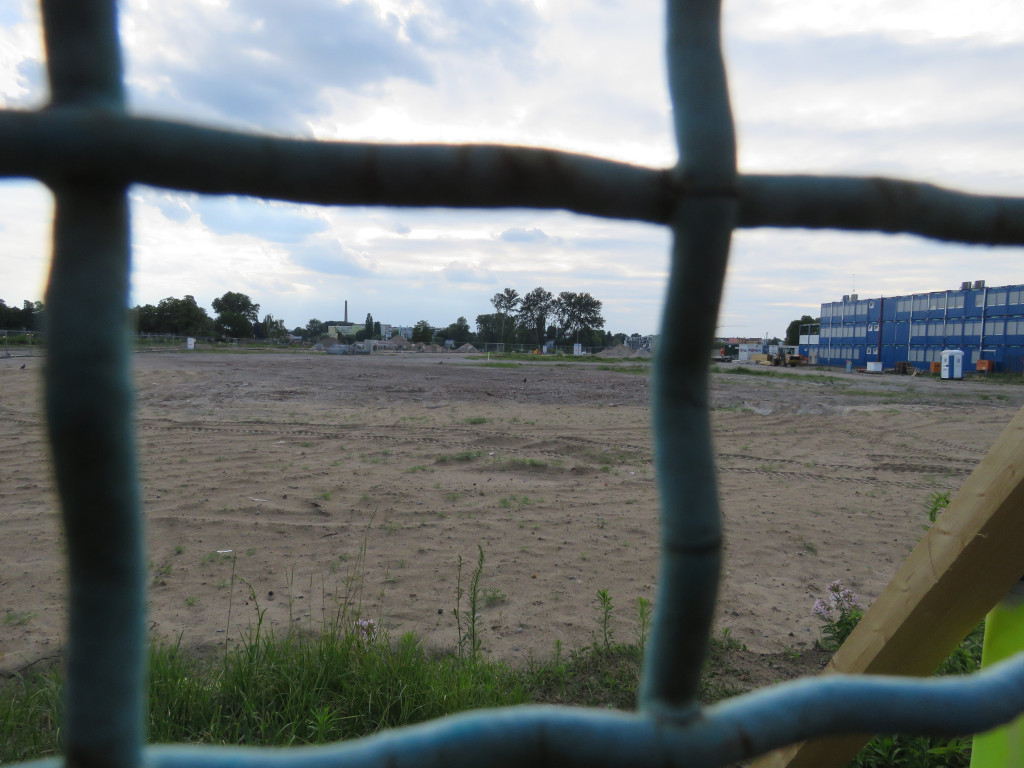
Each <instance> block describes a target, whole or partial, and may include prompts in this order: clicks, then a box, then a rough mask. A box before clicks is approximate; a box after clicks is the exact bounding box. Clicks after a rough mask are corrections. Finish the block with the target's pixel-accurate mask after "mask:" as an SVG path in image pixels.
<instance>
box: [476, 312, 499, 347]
mask: <svg viewBox="0 0 1024 768" xmlns="http://www.w3.org/2000/svg"><path fill="white" fill-rule="evenodd" d="M476 340H477V343H478V344H493V343H494V342H496V341H500V340H501V315H499V314H498V313H497V312H493V313H491V314H488V315H477V316H476Z"/></svg>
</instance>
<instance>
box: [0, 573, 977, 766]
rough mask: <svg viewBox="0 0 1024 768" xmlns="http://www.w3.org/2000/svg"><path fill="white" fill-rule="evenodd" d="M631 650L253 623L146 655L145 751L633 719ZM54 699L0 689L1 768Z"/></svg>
mask: <svg viewBox="0 0 1024 768" xmlns="http://www.w3.org/2000/svg"><path fill="white" fill-rule="evenodd" d="M492 597H494V598H496V600H494V601H492V600H491V598H492ZM503 597H504V593H502V592H501V591H500V590H494V589H484V590H482V593H481V602H482V603H483V604H484V605H486V606H487V607H490V605H489V604H490V603H491V602H496V603H500V602H501V599H502V598H503ZM609 606H610V603H609ZM598 623H599V624H600V616H599V617H598ZM638 626H640V624H638ZM980 641H981V635H980V631H976V632H975V633H973V634H972V636H971V638H968V641H965V643H964V644H963V645H961V647H960V649H958V651H957V652H956V653H954V654H953V655H952V656H951V657H950V659H949V660H947V662H946V664H945V665H944V668H943V670H942V671H943V672H945V673H950V672H962V671H970V670H973V669H976V667H977V657H978V655H979V654H980ZM643 642H645V640H644V639H643V633H641V636H640V637H639V638H638V639H637V640H635V641H634V642H630V643H620V642H615V641H614V640H613V639H612V638H611V637H610V635H609V636H607V637H605V638H601V637H598V636H597V635H595V642H594V643H592V644H591V645H588V646H584V647H583V648H579V649H576V650H573V651H571V652H569V653H568V654H565V653H563V652H562V648H561V645H560V644H556V647H555V653H554V654H553V656H552V657H551V658H548V659H546V660H536V659H533V660H531V661H530V663H529V664H528V665H526V666H523V667H515V666H512V665H510V664H507V663H504V662H499V661H491V660H489V659H487V658H486V657H484V656H483V655H482V654H472V655H466V656H464V657H463V658H460V657H458V656H457V655H455V654H451V653H449V654H435V653H431V652H429V651H427V650H426V649H425V648H424V647H423V645H422V643H421V642H420V641H419V640H418V639H417V638H416V637H415V636H414V635H412V634H406V635H403V636H402V637H400V638H398V639H397V641H393V642H392V641H391V639H390V638H389V637H388V636H387V635H386V633H384V632H378V631H376V630H374V629H371V631H370V632H365V631H360V630H359V628H358V626H357V625H356V623H355V622H354V621H345V622H344V623H334V622H329V623H328V627H327V628H326V630H325V631H324V632H323V633H321V634H315V635H310V634H303V633H300V632H297V631H293V632H290V633H288V634H286V635H277V634H274V633H273V632H271V631H270V630H267V629H264V628H262V627H261V625H260V623H257V625H256V626H255V627H254V628H253V630H252V631H251V632H250V633H249V634H248V635H247V636H246V637H245V638H244V639H243V641H242V643H241V644H240V645H239V646H238V647H237V648H235V649H232V650H229V651H227V652H226V653H223V654H217V655H216V656H214V657H205V658H204V657H200V656H197V655H195V654H193V653H191V652H189V651H188V650H187V649H185V648H183V647H181V646H180V645H177V644H160V643H157V644H154V645H153V646H152V648H151V649H150V673H149V691H148V698H149V712H148V717H147V727H148V734H149V740H150V742H152V743H192V744H200V743H203V744H244V745H276V746H296V745H303V744H322V743H327V742H331V741H339V740H346V739H354V738H358V737H360V736H365V735H369V734H372V733H376V732H377V731H380V730H383V729H386V728H394V727H399V726H403V725H410V724H413V723H417V722H422V721H425V720H431V719H434V718H437V717H442V716H445V715H448V714H452V713H455V712H460V711H466V710H470V709H477V708H481V707H499V706H512V705H518V704H530V703H534V704H536V703H549V704H568V705H579V706H590V707H601V708H609V707H612V708H617V709H622V710H633V709H634V708H635V704H636V693H637V687H638V685H639V680H640V670H641V661H642V651H641V645H642V643H643ZM742 650H745V649H744V648H743V646H741V645H740V644H739V643H738V642H737V641H736V640H734V639H733V638H732V637H731V636H730V635H729V633H728V631H724V632H722V633H720V634H719V635H716V636H714V637H712V639H711V645H710V649H709V653H708V659H707V661H706V662H705V666H704V672H703V676H702V680H701V687H700V699H701V701H702V702H704V703H705V704H708V703H712V702H714V701H717V700H720V699H722V698H727V697H730V696H733V695H735V694H737V693H739V691H738V690H737V689H736V688H735V687H733V683H732V682H730V681H731V680H732V679H734V675H733V673H734V672H735V670H734V669H733V668H732V666H731V664H732V662H731V660H730V659H731V654H733V653H735V652H737V651H742ZM61 688H62V680H61V675H60V672H59V671H58V669H57V668H54V669H50V670H44V671H41V672H39V673H36V674H34V675H31V676H24V677H15V678H12V679H10V680H8V681H7V682H5V683H3V684H2V685H0V763H10V762H20V761H25V760H32V759H37V758H41V757H47V756H51V755H56V754H58V751H59V750H58V735H59V731H60V727H61V715H60V696H61ZM969 743H970V740H969V739H957V740H952V741H950V740H948V739H925V738H922V737H903V736H897V737H880V738H876V739H875V740H873V741H872V742H871V743H870V744H869V745H868V746H867V747H865V749H864V750H863V751H862V752H861V753H860V755H859V756H858V758H857V761H856V763H855V764H856V765H860V766H866V767H868V768H871V767H873V766H883V765H885V766H889V765H899V766H904V765H906V766H910V765H913V766H946V765H953V766H965V767H966V765H967V762H966V761H967V759H969ZM934 750H946V751H945V752H935V751H934Z"/></svg>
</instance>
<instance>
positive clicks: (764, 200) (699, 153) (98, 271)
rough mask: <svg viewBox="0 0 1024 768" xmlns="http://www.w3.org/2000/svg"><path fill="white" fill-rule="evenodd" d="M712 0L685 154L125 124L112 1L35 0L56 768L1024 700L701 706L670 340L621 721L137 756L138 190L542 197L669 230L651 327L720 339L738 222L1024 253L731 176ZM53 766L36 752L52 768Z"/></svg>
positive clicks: (706, 752)
mask: <svg viewBox="0 0 1024 768" xmlns="http://www.w3.org/2000/svg"><path fill="white" fill-rule="evenodd" d="M719 5H720V2H719V0H671V1H670V2H668V4H667V29H668V57H667V58H668V72H669V82H670V92H671V98H672V103H673V112H674V116H675V121H676V125H675V135H676V140H677V143H678V147H679V152H680V157H681V160H680V161H679V163H678V164H677V165H676V166H675V167H674V168H670V169H651V168H641V167H637V166H632V165H628V164H624V163H618V162H613V161H609V160H604V159H600V158H593V157H586V156H581V155H576V154H571V153H566V152H558V151H554V150H549V149H543V148H523V147H506V146H486V145H466V146H441V145H415V146H412V145H410V146H395V145H391V146H380V145H374V144H367V143H323V142H311V141H297V140H287V139H279V138H272V137H269V136H255V135H243V134H238V133H231V132H227V131H222V130H214V129H210V128H205V127H200V126H196V125H189V124H178V123H173V122H168V121H161V120H153V119H145V118H141V117H135V116H131V115H129V114H128V113H127V112H126V109H125V98H124V86H123V77H122V68H121V54H120V48H119V43H118V36H117V29H116V10H115V5H114V2H113V0H43V2H42V10H43V21H44V29H45V40H46V49H47V57H48V70H49V80H50V91H51V94H52V100H51V103H50V105H48V106H47V107H46V108H45V109H42V110H40V111H36V112H17V111H5V112H2V113H0V144H2V146H3V147H4V150H3V152H2V154H0V176H5V177H14V176H29V177H34V178H37V179H40V180H41V181H43V182H45V183H46V184H47V185H48V186H49V187H50V188H51V189H52V191H53V193H54V195H55V198H56V213H55V221H54V236H53V247H54V251H53V263H52V270H51V278H50V283H49V287H48V292H47V297H46V299H47V300H46V305H47V309H48V312H49V318H48V323H49V338H50V343H49V346H48V359H47V371H46V385H45V386H46V393H47V399H46V402H47V418H48V425H49V434H50V439H51V443H52V446H53V458H54V465H55V471H56V477H57V485H58V489H59V492H60V496H61V500H62V508H63V520H64V525H65V528H66V531H67V538H68V560H69V568H70V570H69V574H70V585H71V590H70V591H71V594H70V603H71V611H70V633H69V636H70V642H69V646H68V649H67V662H66V663H67V676H68V677H67V686H66V715H65V722H64V734H63V743H64V753H65V757H64V762H65V764H66V765H69V766H73V767H74V768H97V767H99V766H109V767H110V768H136V767H137V766H140V765H142V764H144V763H145V764H148V765H150V766H160V767H161V768H178V766H180V767H181V768H200V767H205V768H213V767H214V766H223V767H224V768H229V767H231V768H233V767H234V766H243V765H245V766H255V765H265V766H281V767H282V768H283V766H286V765H287V766H304V767H307V768H313V767H314V766H328V765H329V766H348V765H351V766H364V765H383V764H386V765H394V766H398V765H417V766H430V765H439V766H440V765H445V766H457V765H481V764H486V765H508V766H513V765H515V766H520V765H523V764H528V763H533V764H537V765H560V766H573V765H581V766H582V765H601V766H611V765H627V764H628V765H641V766H642V765H662V766H664V765H687V766H711V765H722V764H726V763H730V762H735V761H737V760H741V759H745V758H749V757H751V756H754V755H757V754H761V753H763V752H765V751H767V750H770V749H772V748H774V747H777V746H781V745H784V744H788V743H792V742H794V741H797V740H801V739H805V738H808V737H812V736H816V735H822V734H826V733H858V732H874V731H887V732H894V731H905V732H928V733H937V734H941V733H963V732H973V731H978V730H984V729H987V728H990V727H992V726H994V725H996V724H998V723H1001V722H1005V721H1007V720H1009V719H1010V718H1012V717H1013V716H1015V715H1017V714H1018V713H1019V712H1021V711H1022V710H1024V661H1011V662H1008V663H1007V664H1005V665H1003V666H1002V667H996V668H993V669H992V670H990V671H987V672H984V673H981V674H979V675H975V676H973V677H972V678H970V679H967V680H962V681H948V680H946V681H941V682H940V681H914V682H911V681H903V680H899V679H892V678H875V679H852V678H842V677H838V676H836V677H831V678H829V679H822V680H815V681H807V682H798V683H793V684H788V685H784V686H780V687H778V688H774V689H770V690H767V691H762V692H758V693H755V694H751V695H748V696H744V697H742V698H739V699H735V700H731V701H728V702H725V703H722V704H719V705H716V706H714V707H710V708H707V709H702V708H701V707H700V706H699V705H698V703H697V688H698V678H699V675H700V670H701V663H702V659H703V658H704V655H705V650H706V647H707V643H708V636H709V630H710V625H711V617H712V614H713V609H714V605H715V599H716V593H717V582H718V573H719V561H720V552H721V525H720V521H719V511H718V504H717V494H716V489H715V468H714V464H713V460H712V450H711V442H710V440H711V433H710V425H709V414H708V390H707V383H708V382H707V376H708V371H707V365H706V362H705V360H704V359H703V357H701V356H694V355H692V354H691V350H690V345H689V344H688V342H684V341H683V339H684V334H670V335H667V336H665V337H663V338H664V339H665V341H664V342H663V343H662V344H661V345H660V347H659V349H658V352H657V361H656V366H655V371H654V374H653V387H652V390H653V394H652V397H653V401H652V406H653V412H654V423H653V428H654V433H655V446H656V457H657V458H656V461H657V471H658V477H659V489H660V493H661V509H662V555H661V574H660V580H659V583H660V585H661V592H660V594H659V599H658V606H659V607H658V610H657V613H656V616H655V621H654V627H653V631H652V635H651V638H650V642H649V644H648V647H647V655H646V660H645V665H644V677H643V681H642V689H641V695H640V706H639V710H638V713H637V714H613V713H609V712H602V711H589V710H580V709H569V708H554V707H551V708H537V707H524V708H516V709H510V710H496V711H490V712H480V713H474V714H468V715H461V716H455V717H451V718H446V719H444V720H441V721H438V722H434V723H429V724H426V725H421V726H416V727H412V728H408V729H402V730H399V731H396V732H389V733H383V734H380V735H378V736H375V737H372V738H368V739H364V740H360V741H357V742H353V743H345V744H339V745H334V746H327V747H316V748H306V749H301V750H289V751H288V752H286V753H285V752H282V751H275V750H255V749H240V748H196V747H175V746H171V747H158V748H157V747H151V748H145V749H144V747H143V744H144V741H145V735H144V728H143V711H144V704H145V701H144V693H143V686H144V680H145V677H146V674H145V644H146V634H145V574H144V563H145V560H146V558H145V554H144V550H143V540H142V532H141V510H140V498H139V490H138V482H137V476H136V475H137V472H136V453H137V452H136V448H135V437H134V433H133V423H132V410H133V404H132V387H131V385H130V379H129V357H130V345H129V342H128V341H127V339H128V334H127V333H124V334H119V333H109V334H104V335H103V336H102V337H100V338H96V337H94V336H91V335H89V336H88V338H85V337H84V336H85V335H86V334H88V329H87V328H84V327H83V324H81V323H80V322H79V320H80V318H81V317H83V316H90V317H91V318H92V323H93V324H94V325H100V326H101V327H107V328H119V327H120V328H125V327H126V325H127V322H128V321H127V312H126V307H127V303H128V302H127V299H128V277H129V269H130V246H129V235H128V206H127V202H126V190H127V187H128V185H130V184H133V183H145V184H150V185H154V186H162V187H166V188H172V189H180V190H191V191H197V192H207V193H230V194H245V195H255V196H262V197H268V198H276V199H281V200H290V201H300V202H310V203H320V204H331V205H346V204H360V205H368V204H374V205H400V206H446V207H503V206H517V207H529V208H559V209H565V210H570V211H577V212H580V213H587V214H593V215H597V216H604V217H611V218H621V219H635V220H640V221H647V222H655V223H659V224H663V225H665V226H668V227H669V228H670V229H671V230H672V233H673V237H674V242H673V247H672V266H671V274H670V279H669V285H668V291H667V299H666V308H665V312H664V318H663V327H669V328H680V327H685V328H687V329H689V333H688V334H686V335H685V337H686V338H693V337H696V338H704V339H706V340H708V341H710V339H711V338H712V336H713V333H714V323H715V318H716V316H717V311H718V306H719V301H720V297H721V292H722V285H723V280H724V277H725V270H726V262H727V258H728V253H729V244H730V237H731V233H732V231H733V229H734V228H736V227H759V226H774V227H808V228H816V227H832V228H841V229H850V230H876V231H881V232H904V233H914V234H918V235H922V236H926V237H933V238H941V239H948V240H956V241H961V242H968V243H987V244H1017V245H1020V244H1024V199H1021V198H1005V197H1003V198H999V197H984V196H977V195H969V194H964V193H959V192H955V191H951V190H944V189H939V188H937V187H934V186H931V185H926V184H919V183H913V182H907V181H898V180H892V179H879V178H875V179H859V178H840V177H806V176H764V175H761V176H757V175H741V174H739V173H737V169H736V152H735V140H734V132H733V121H732V117H731V113H730V105H729V98H728V93H727V86H726V72H725V67H724V64H723V61H722V55H721V50H720V46H719V38H720V30H719V16H720V13H719V12H720V7H719ZM58 762H59V761H51V764H54V765H56V764H57V763H58Z"/></svg>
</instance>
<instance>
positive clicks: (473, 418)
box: [462, 416, 487, 424]
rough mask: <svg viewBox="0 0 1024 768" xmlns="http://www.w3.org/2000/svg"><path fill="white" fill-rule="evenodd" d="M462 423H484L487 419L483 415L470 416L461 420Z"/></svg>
mask: <svg viewBox="0 0 1024 768" xmlns="http://www.w3.org/2000/svg"><path fill="white" fill-rule="evenodd" d="M462 423H463V424H486V423H487V419H486V418H484V417H483V416H470V417H469V418H468V419H463V420H462Z"/></svg>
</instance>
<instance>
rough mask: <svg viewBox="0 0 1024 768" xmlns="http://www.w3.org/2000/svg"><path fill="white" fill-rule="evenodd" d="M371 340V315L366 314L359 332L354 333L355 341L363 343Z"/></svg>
mask: <svg viewBox="0 0 1024 768" xmlns="http://www.w3.org/2000/svg"><path fill="white" fill-rule="evenodd" d="M372 338H373V315H371V314H370V313H369V312H367V313H366V321H365V322H364V323H363V327H362V329H361V330H358V331H356V341H365V340H366V339H372Z"/></svg>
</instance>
